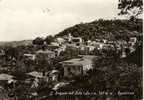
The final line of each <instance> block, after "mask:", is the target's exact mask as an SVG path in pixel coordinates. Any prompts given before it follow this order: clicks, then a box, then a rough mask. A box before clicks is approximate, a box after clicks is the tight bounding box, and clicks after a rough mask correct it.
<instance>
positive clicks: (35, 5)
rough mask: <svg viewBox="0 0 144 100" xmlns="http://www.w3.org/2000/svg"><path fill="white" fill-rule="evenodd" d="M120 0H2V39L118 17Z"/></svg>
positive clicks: (56, 31) (0, 30) (49, 32)
mask: <svg viewBox="0 0 144 100" xmlns="http://www.w3.org/2000/svg"><path fill="white" fill-rule="evenodd" d="M117 3H118V0H0V41H12V40H24V39H33V38H35V37H37V36H40V37H41V36H44V37H45V36H47V35H48V34H57V33H58V32H60V31H62V30H63V29H65V28H67V27H70V26H73V25H75V24H78V23H80V22H90V21H93V20H95V19H99V18H105V19H113V18H114V17H117V13H118V10H117Z"/></svg>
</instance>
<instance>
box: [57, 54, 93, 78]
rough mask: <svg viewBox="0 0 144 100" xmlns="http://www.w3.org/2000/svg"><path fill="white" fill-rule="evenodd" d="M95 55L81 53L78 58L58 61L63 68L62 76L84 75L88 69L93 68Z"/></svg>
mask: <svg viewBox="0 0 144 100" xmlns="http://www.w3.org/2000/svg"><path fill="white" fill-rule="evenodd" d="M94 58H95V56H91V55H82V56H80V57H79V58H75V59H70V60H66V61H63V62H60V63H61V64H62V67H63V69H64V73H63V74H64V76H63V77H64V78H68V79H71V78H74V77H78V76H81V75H85V74H86V72H87V71H88V70H90V69H93V59H94Z"/></svg>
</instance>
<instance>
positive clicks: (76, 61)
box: [0, 34, 138, 82]
mask: <svg viewBox="0 0 144 100" xmlns="http://www.w3.org/2000/svg"><path fill="white" fill-rule="evenodd" d="M137 41H138V39H137V37H136V36H134V37H130V39H129V41H128V42H127V41H124V40H117V41H110V40H107V39H95V40H93V41H91V40H88V41H86V42H84V41H83V39H82V38H81V37H73V36H72V35H71V34H69V35H68V36H63V37H57V38H56V39H55V41H54V42H52V43H51V44H50V45H46V44H45V45H44V47H43V48H42V49H40V50H37V51H35V53H25V54H23V58H24V59H27V60H30V61H37V59H43V58H45V60H47V61H50V60H51V59H54V58H56V57H58V56H60V55H61V52H64V51H66V50H68V49H76V50H77V51H78V52H79V56H78V57H76V58H72V59H68V60H65V61H60V62H59V65H60V66H61V67H62V73H61V72H60V71H59V70H57V69H53V70H51V71H48V72H46V73H41V72H35V71H34V72H29V73H28V74H29V75H32V76H34V77H36V79H37V78H45V80H47V82H49V81H51V82H59V81H60V80H59V78H60V76H62V79H65V80H73V79H74V78H75V77H79V76H83V75H86V74H87V71H89V70H90V69H93V67H94V66H93V59H96V57H97V55H96V54H95V51H103V50H112V51H114V52H117V51H121V55H120V56H121V57H126V51H125V50H126V49H127V48H128V49H129V53H130V52H133V51H134V50H135V46H136V43H137ZM4 55H5V52H4V51H3V50H2V49H1V50H0V58H2V57H3V56H4ZM0 61H1V60H0ZM36 63H37V62H36ZM43 74H44V75H43ZM61 74H62V75H61ZM36 81H37V80H36Z"/></svg>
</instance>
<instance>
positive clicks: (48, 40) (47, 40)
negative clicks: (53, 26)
mask: <svg viewBox="0 0 144 100" xmlns="http://www.w3.org/2000/svg"><path fill="white" fill-rule="evenodd" d="M53 40H54V37H53V36H51V35H49V36H47V37H46V38H45V41H46V43H47V44H50V43H51V42H53Z"/></svg>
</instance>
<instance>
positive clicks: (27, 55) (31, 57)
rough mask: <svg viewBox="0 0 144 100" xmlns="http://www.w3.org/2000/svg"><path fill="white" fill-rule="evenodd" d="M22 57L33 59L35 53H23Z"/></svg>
mask: <svg viewBox="0 0 144 100" xmlns="http://www.w3.org/2000/svg"><path fill="white" fill-rule="evenodd" d="M24 58H25V59H29V60H35V59H36V55H35V54H24Z"/></svg>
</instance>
